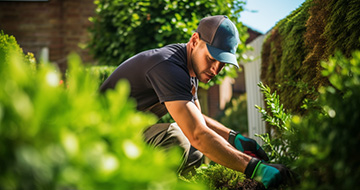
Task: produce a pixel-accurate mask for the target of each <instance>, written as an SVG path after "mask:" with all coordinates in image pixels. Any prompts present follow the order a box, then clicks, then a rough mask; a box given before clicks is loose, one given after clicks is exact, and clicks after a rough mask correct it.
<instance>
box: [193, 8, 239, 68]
mask: <svg viewBox="0 0 360 190" xmlns="http://www.w3.org/2000/svg"><path fill="white" fill-rule="evenodd" d="M196 32H197V33H199V35H200V39H201V40H203V41H205V42H206V46H207V48H208V51H209V53H210V54H211V56H212V57H213V58H214V59H216V60H218V61H220V62H223V63H229V64H233V65H235V66H236V67H237V68H239V64H238V62H237V59H236V55H235V53H236V49H237V46H238V44H239V42H240V40H239V32H238V30H237V28H236V27H235V25H234V23H232V22H231V21H230V19H229V18H228V17H227V16H225V15H217V16H209V17H205V18H203V19H201V20H200V23H199V25H198V28H197V29H196Z"/></svg>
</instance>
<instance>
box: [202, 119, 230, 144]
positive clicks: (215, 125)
mask: <svg viewBox="0 0 360 190" xmlns="http://www.w3.org/2000/svg"><path fill="white" fill-rule="evenodd" d="M203 116H204V119H205V122H206V125H207V126H208V127H209V128H210V129H212V130H213V131H215V132H216V133H217V134H219V135H220V136H222V137H223V138H224V139H225V140H226V141H227V140H228V138H229V133H230V129H229V128H227V127H225V126H224V125H223V124H221V123H219V122H218V121H216V120H215V119H212V118H210V117H208V116H206V115H204V114H203Z"/></svg>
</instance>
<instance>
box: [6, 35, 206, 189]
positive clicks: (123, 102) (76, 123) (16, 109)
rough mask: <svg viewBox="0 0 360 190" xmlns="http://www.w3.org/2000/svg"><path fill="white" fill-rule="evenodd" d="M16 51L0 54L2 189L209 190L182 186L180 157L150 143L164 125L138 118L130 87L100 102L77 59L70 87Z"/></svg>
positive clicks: (93, 79) (94, 79) (91, 79)
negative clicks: (154, 128)
mask: <svg viewBox="0 0 360 190" xmlns="http://www.w3.org/2000/svg"><path fill="white" fill-rule="evenodd" d="M6 38H8V36H6ZM1 39H3V36H2V35H1ZM10 39H13V37H11V38H10ZM2 44H3V43H2ZM14 47H15V46H11V45H6V46H5V48H0V49H1V51H0V57H1V58H3V57H6V59H5V62H1V64H0V84H1V86H0V189H86V190H88V189H203V188H202V186H201V185H199V184H198V185H196V184H191V183H185V182H183V181H179V180H177V179H178V176H177V174H176V170H177V167H178V164H179V163H180V159H181V156H180V154H179V152H178V151H177V150H173V151H170V152H169V153H167V154H165V153H164V152H163V151H161V150H158V149H154V148H152V147H149V146H147V145H146V144H145V143H144V142H143V139H142V133H141V131H142V130H143V129H144V127H146V126H149V125H150V124H152V123H154V122H156V120H155V117H154V116H152V115H146V114H144V113H139V112H137V111H136V109H135V102H134V101H133V100H132V99H129V98H128V95H129V85H128V83H127V82H126V81H122V82H120V83H119V84H118V85H117V87H116V89H115V90H113V91H108V92H107V93H106V94H105V95H99V94H98V93H97V89H98V83H99V82H98V77H99V76H96V75H93V74H91V73H89V72H86V69H85V68H84V67H83V66H81V61H80V58H79V57H78V56H76V55H71V56H69V71H68V78H67V83H66V85H65V86H64V85H62V84H60V83H59V81H60V72H59V71H58V69H56V68H55V67H54V66H53V65H50V64H46V63H44V64H41V65H39V66H38V68H37V70H34V69H32V68H31V66H30V65H29V64H28V63H27V62H26V61H25V62H24V60H23V59H22V57H23V54H22V52H19V51H16V47H15V48H14ZM3 49H7V50H8V51H4V50H3Z"/></svg>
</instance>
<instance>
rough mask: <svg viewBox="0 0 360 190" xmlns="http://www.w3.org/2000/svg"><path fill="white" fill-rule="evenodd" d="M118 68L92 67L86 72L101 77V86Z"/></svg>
mask: <svg viewBox="0 0 360 190" xmlns="http://www.w3.org/2000/svg"><path fill="white" fill-rule="evenodd" d="M116 68H117V67H116V66H107V65H103V66H90V67H88V68H86V72H90V73H91V74H93V75H96V76H99V84H100V85H101V84H102V83H103V82H104V81H105V80H106V79H107V78H108V77H109V76H110V75H111V74H112V73H113V72H114V71H115V69H116Z"/></svg>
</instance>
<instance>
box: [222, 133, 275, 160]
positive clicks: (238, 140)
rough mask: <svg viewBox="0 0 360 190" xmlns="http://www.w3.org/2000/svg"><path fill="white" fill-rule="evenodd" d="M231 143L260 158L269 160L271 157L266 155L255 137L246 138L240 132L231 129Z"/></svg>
mask: <svg viewBox="0 0 360 190" xmlns="http://www.w3.org/2000/svg"><path fill="white" fill-rule="evenodd" d="M229 143H230V144H231V145H233V146H234V147H235V148H236V149H238V150H240V151H241V152H243V153H245V154H247V155H250V156H252V157H256V158H259V159H260V160H265V161H268V160H269V157H268V156H267V155H266V153H265V151H264V150H263V149H262V148H261V147H260V145H259V144H258V143H257V142H256V141H255V140H254V139H250V138H246V137H244V136H242V135H241V134H240V133H239V132H236V131H230V134H229Z"/></svg>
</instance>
